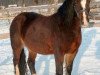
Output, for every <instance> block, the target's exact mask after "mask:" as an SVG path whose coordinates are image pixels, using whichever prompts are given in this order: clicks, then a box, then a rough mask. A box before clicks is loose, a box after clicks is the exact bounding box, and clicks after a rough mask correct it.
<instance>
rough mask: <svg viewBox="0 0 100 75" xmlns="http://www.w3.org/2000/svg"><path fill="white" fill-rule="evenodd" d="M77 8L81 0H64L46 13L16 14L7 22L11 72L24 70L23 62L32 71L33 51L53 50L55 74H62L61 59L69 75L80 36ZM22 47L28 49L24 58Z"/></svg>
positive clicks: (20, 74)
mask: <svg viewBox="0 0 100 75" xmlns="http://www.w3.org/2000/svg"><path fill="white" fill-rule="evenodd" d="M81 11H82V6H81V0H65V1H64V2H63V4H62V5H61V6H60V7H59V8H58V10H57V11H56V12H55V13H54V14H52V15H50V16H44V15H41V14H38V13H35V12H22V13H20V14H18V15H17V16H16V17H15V18H14V19H13V21H12V23H11V26H10V40H11V47H12V51H13V64H14V70H15V72H14V73H15V75H25V74H27V73H26V69H27V65H26V63H27V64H28V66H29V69H30V73H31V74H32V75H35V74H36V70H35V59H36V56H37V53H38V54H43V55H49V54H54V57H55V66H56V75H63V63H64V61H65V63H66V65H65V68H66V75H71V72H72V67H73V61H74V58H75V56H76V54H77V52H78V48H79V47H80V44H81V40H82V36H81V22H82V23H83V15H82V12H81ZM24 47H27V49H28V52H29V57H28V60H27V62H26V56H25V52H24Z"/></svg>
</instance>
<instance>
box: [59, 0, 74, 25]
mask: <svg viewBox="0 0 100 75" xmlns="http://www.w3.org/2000/svg"><path fill="white" fill-rule="evenodd" d="M57 13H58V14H59V15H60V16H61V18H62V19H63V20H64V21H65V23H67V24H68V22H71V21H72V19H73V16H74V9H73V0H65V1H64V3H63V5H62V6H60V8H59V9H58V11H57Z"/></svg>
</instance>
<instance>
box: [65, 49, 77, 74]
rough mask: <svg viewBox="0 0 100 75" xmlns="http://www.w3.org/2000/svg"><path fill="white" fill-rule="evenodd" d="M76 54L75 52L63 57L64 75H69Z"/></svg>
mask: <svg viewBox="0 0 100 75" xmlns="http://www.w3.org/2000/svg"><path fill="white" fill-rule="evenodd" d="M76 53H77V51H75V52H73V53H69V54H66V55H65V63H66V75H71V72H72V68H73V61H74V58H75V56H76Z"/></svg>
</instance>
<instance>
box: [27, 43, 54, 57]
mask: <svg viewBox="0 0 100 75" xmlns="http://www.w3.org/2000/svg"><path fill="white" fill-rule="evenodd" d="M26 46H27V48H28V49H29V50H31V51H33V52H35V53H39V54H44V55H47V54H53V53H54V50H53V48H51V47H50V45H48V44H45V43H40V42H30V43H27V44H26Z"/></svg>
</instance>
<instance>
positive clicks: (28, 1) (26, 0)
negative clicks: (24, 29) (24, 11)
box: [0, 0, 63, 7]
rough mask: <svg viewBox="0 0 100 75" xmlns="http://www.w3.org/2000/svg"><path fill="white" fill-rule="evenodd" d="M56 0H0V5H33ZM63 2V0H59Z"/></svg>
mask: <svg viewBox="0 0 100 75" xmlns="http://www.w3.org/2000/svg"><path fill="white" fill-rule="evenodd" d="M53 1H54V0H0V6H5V7H8V5H13V4H17V5H18V6H32V5H41V4H49V3H52V2H53ZM58 1H59V2H62V1H63V0H58Z"/></svg>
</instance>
